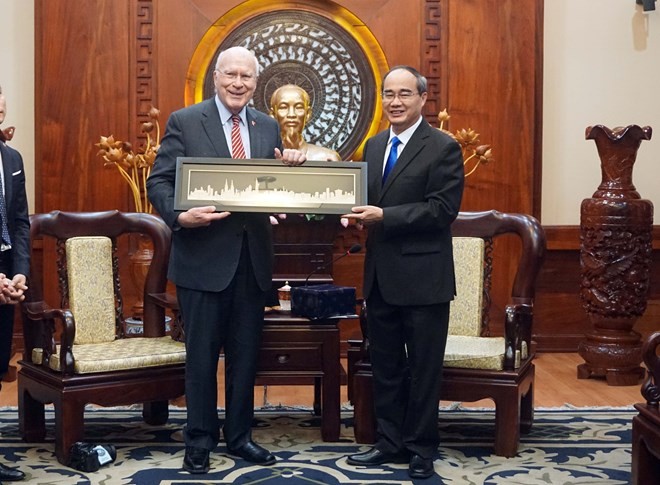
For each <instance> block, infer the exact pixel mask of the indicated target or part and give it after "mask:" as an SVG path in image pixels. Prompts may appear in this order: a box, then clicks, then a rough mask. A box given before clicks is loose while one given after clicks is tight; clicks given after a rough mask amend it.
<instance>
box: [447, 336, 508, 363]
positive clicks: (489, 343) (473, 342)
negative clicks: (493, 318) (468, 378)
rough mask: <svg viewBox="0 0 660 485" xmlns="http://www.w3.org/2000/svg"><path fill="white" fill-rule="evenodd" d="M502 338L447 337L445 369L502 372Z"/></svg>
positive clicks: (503, 343)
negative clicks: (458, 368)
mask: <svg viewBox="0 0 660 485" xmlns="http://www.w3.org/2000/svg"><path fill="white" fill-rule="evenodd" d="M504 348H505V341H504V337H468V336H461V335H449V336H448V337H447V348H446V350H445V359H444V366H445V367H462V368H466V369H490V370H502V369H503V368H504Z"/></svg>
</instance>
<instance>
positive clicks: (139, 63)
mask: <svg viewBox="0 0 660 485" xmlns="http://www.w3.org/2000/svg"><path fill="white" fill-rule="evenodd" d="M132 21H133V29H134V32H133V34H134V35H133V38H134V41H133V53H132V55H133V57H132V59H131V74H132V76H131V79H130V82H131V83H132V84H133V89H131V97H132V98H133V99H132V100H131V120H132V123H131V127H130V129H131V140H140V141H146V134H145V133H143V132H142V130H141V129H140V126H141V125H142V123H145V122H147V121H151V120H150V119H149V110H150V109H151V107H152V106H153V105H154V104H156V103H155V100H154V98H155V95H156V85H155V84H156V79H155V77H154V71H155V69H154V32H155V30H156V26H155V25H154V4H153V2H152V0H136V1H135V5H134V10H133V17H132Z"/></svg>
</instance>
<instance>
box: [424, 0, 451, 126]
mask: <svg viewBox="0 0 660 485" xmlns="http://www.w3.org/2000/svg"><path fill="white" fill-rule="evenodd" d="M441 7H442V5H441V0H426V1H425V2H424V36H423V38H422V50H421V51H422V73H423V74H424V76H425V77H426V80H427V81H428V98H427V100H426V105H425V106H424V116H425V117H426V119H427V121H428V122H429V123H431V124H433V125H435V124H436V122H437V118H436V117H437V115H438V113H439V112H440V111H441V110H443V109H444V105H442V103H446V102H447V100H446V97H445V96H444V93H443V92H442V83H441V77H440V69H441V57H442V39H441V34H442V25H441V21H442V8H441ZM441 105H442V106H441Z"/></svg>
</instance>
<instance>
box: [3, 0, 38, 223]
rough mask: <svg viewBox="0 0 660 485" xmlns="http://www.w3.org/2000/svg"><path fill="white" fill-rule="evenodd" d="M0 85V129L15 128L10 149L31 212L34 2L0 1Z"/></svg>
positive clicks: (32, 210)
mask: <svg viewBox="0 0 660 485" xmlns="http://www.w3.org/2000/svg"><path fill="white" fill-rule="evenodd" d="M0 32H2V39H0V85H1V86H2V92H3V93H4V94H5V98H6V99H7V116H6V118H5V121H4V123H3V124H2V126H1V127H0V128H7V127H8V126H15V127H16V133H15V134H14V138H13V140H12V141H11V143H10V145H11V146H12V147H13V148H15V149H16V150H18V151H19V152H21V155H22V156H23V162H24V163H25V175H26V177H27V191H28V205H29V207H30V212H31V213H32V212H34V0H0Z"/></svg>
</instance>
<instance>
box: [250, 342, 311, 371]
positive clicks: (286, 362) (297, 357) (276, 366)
mask: <svg viewBox="0 0 660 485" xmlns="http://www.w3.org/2000/svg"><path fill="white" fill-rule="evenodd" d="M322 357H323V355H322V348H321V346H320V345H318V346H309V347H308V346H305V347H298V346H296V347H291V346H283V347H277V346H269V345H265V346H263V347H262V348H261V350H260V351H259V362H258V364H257V369H258V370H259V371H300V370H321V368H322V367H321V363H322Z"/></svg>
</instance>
